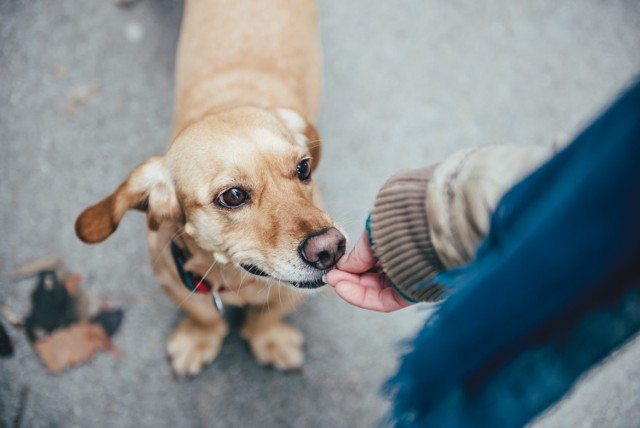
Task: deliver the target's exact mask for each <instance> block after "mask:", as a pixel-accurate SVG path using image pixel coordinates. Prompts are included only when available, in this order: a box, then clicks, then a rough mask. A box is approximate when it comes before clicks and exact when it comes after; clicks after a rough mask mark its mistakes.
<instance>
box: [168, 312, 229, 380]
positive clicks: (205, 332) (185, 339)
mask: <svg viewBox="0 0 640 428" xmlns="http://www.w3.org/2000/svg"><path fill="white" fill-rule="evenodd" d="M227 332H228V328H227V325H226V323H225V322H224V320H222V319H220V320H218V321H217V322H216V323H215V324H213V325H207V326H203V325H199V324H197V323H195V322H193V321H192V320H191V319H189V318H185V319H183V320H182V321H181V322H180V325H179V326H178V328H176V330H175V331H174V332H173V334H172V335H171V337H170V338H169V341H168V342H167V353H168V354H169V358H170V360H171V367H172V368H173V372H174V374H175V375H176V376H178V377H183V376H187V375H188V376H193V375H196V374H198V373H200V372H201V371H202V368H203V367H204V366H205V365H207V364H209V363H210V362H212V361H213V360H214V359H215V358H216V357H217V356H218V353H219V352H220V346H221V345H222V340H223V339H224V338H225V336H226V335H227Z"/></svg>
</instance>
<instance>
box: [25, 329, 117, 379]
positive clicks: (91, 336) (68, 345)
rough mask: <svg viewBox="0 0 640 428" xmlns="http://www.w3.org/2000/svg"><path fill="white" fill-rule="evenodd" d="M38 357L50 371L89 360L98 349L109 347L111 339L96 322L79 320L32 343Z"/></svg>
mask: <svg viewBox="0 0 640 428" xmlns="http://www.w3.org/2000/svg"><path fill="white" fill-rule="evenodd" d="M34 348H35V349H36V351H37V352H38V355H40V359H41V360H42V362H43V364H44V365H45V366H46V367H47V370H49V371H50V372H51V373H56V374H57V373H61V372H63V371H64V370H65V369H67V368H69V367H73V366H76V365H78V364H82V363H86V362H88V361H90V360H91V359H92V358H93V356H94V355H95V353H96V352H97V351H99V350H104V349H109V348H111V341H110V340H109V337H108V336H107V333H106V332H105V331H104V329H103V328H102V327H101V326H99V325H98V324H94V323H88V322H80V323H77V324H73V325H72V326H70V327H68V328H64V329H59V330H56V331H55V332H53V334H51V335H49V336H47V337H45V338H44V339H40V340H38V341H37V342H35V343H34Z"/></svg>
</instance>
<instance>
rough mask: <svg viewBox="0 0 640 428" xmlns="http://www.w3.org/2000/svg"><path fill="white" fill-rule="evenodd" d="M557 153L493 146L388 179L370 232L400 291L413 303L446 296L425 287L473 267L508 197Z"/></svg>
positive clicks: (440, 290) (373, 244)
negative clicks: (448, 273) (451, 270)
mask: <svg viewBox="0 0 640 428" xmlns="http://www.w3.org/2000/svg"><path fill="white" fill-rule="evenodd" d="M551 154H552V150H551V149H549V148H543V147H522V146H488V147H483V148H476V149H469V150H463V151H460V152H457V153H455V154H454V155H452V156H451V157H449V158H447V159H446V160H445V161H444V162H442V163H440V164H437V165H433V166H430V167H427V168H423V169H417V170H403V171H400V172H398V173H397V174H395V175H394V176H392V177H391V178H389V180H387V182H386V183H385V184H384V185H383V186H382V188H381V189H380V191H379V192H378V195H377V197H376V201H375V204H374V208H373V211H372V212H371V218H370V222H369V232H370V238H371V244H372V247H373V250H374V253H375V254H376V256H377V257H378V259H379V260H380V262H381V264H382V268H383V270H384V271H385V273H386V274H387V276H388V277H389V278H390V280H391V281H392V283H393V284H394V286H395V287H396V289H397V290H398V291H399V292H400V293H401V294H402V295H403V296H404V297H405V298H407V299H408V300H411V301H437V300H441V299H442V298H443V297H445V296H444V290H443V289H442V288H441V287H440V286H439V285H438V284H437V283H436V282H430V284H431V285H427V286H424V285H422V284H424V280H429V279H433V278H435V276H436V275H437V274H438V273H439V272H441V271H443V270H445V269H449V268H453V267H456V266H460V265H463V264H466V263H468V262H470V261H471V260H472V259H473V258H474V256H475V252H476V249H477V247H478V245H479V244H480V242H481V241H482V240H483V239H484V237H485V236H486V234H487V232H488V230H489V222H490V218H491V215H492V213H493V211H494V209H495V207H496V205H497V204H498V202H499V200H500V199H501V198H502V196H503V195H504V193H506V191H507V190H508V189H509V188H510V187H511V186H513V185H514V184H515V183H516V182H518V181H520V180H521V179H522V178H523V177H524V176H525V175H527V174H528V173H529V172H531V171H532V170H533V169H534V168H536V167H537V166H539V165H540V164H541V163H542V162H543V161H545V160H546V159H547V158H548V157H549V156H550V155H551ZM418 283H421V284H420V285H419V284H418Z"/></svg>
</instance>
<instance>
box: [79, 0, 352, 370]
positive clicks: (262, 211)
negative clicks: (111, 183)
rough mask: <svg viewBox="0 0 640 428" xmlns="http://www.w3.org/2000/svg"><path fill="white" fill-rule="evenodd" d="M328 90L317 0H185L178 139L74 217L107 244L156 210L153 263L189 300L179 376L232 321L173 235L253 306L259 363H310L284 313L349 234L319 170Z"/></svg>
mask: <svg viewBox="0 0 640 428" xmlns="http://www.w3.org/2000/svg"><path fill="white" fill-rule="evenodd" d="M319 90H320V76H319V47H318V40H317V28H316V10H315V4H314V3H313V2H312V1H310V0H270V1H268V2H258V1H255V0H228V1H225V0H187V1H186V6H185V11H184V17H183V22H182V32H181V35H180V42H179V46H178V59H177V65H176V106H175V114H174V120H173V130H172V137H171V141H172V142H171V144H170V146H169V148H168V150H167V152H166V154H165V155H164V157H154V158H151V159H149V160H147V161H146V162H144V163H142V164H141V165H140V166H138V167H137V168H136V169H134V170H133V172H132V173H131V174H130V175H129V177H128V178H127V180H126V181H125V182H124V183H122V184H121V185H120V187H118V189H117V190H116V191H115V192H114V193H113V194H112V195H111V196H109V197H107V198H106V199H104V200H103V201H101V202H99V203H97V204H96V205H93V206H91V207H89V208H87V209H86V210H85V211H84V212H83V213H82V214H81V215H80V216H79V218H78V220H77V222H76V233H77V235H78V236H79V237H80V238H81V239H82V240H83V241H85V242H88V243H95V242H100V241H102V240H104V239H106V238H107V237H108V236H109V235H110V234H111V233H113V232H114V231H115V229H116V228H117V226H118V223H119V222H120V219H121V218H122V216H123V215H124V213H125V212H126V211H127V210H129V209H132V208H135V209H139V210H143V211H146V214H147V220H148V226H149V227H148V229H149V232H148V244H149V251H150V256H151V259H152V260H158V262H156V263H154V272H155V274H156V276H157V277H158V279H159V281H160V283H161V284H162V286H163V287H164V289H165V290H166V292H167V293H168V294H169V296H170V297H171V299H173V301H174V302H176V303H177V304H178V305H180V307H181V308H182V309H184V310H185V312H186V317H185V318H184V319H183V320H182V322H181V323H180V325H179V326H178V328H177V329H176V331H175V332H174V333H173V335H172V336H171V337H170V339H169V342H168V345H167V350H168V353H169V356H170V357H171V361H172V366H173V369H174V371H175V372H176V374H178V375H187V374H189V375H193V374H196V373H198V372H200V371H201V370H202V367H203V366H204V365H205V364H207V363H209V362H211V361H212V360H213V359H214V358H215V357H216V355H217V354H218V352H219V350H220V345H221V343H222V340H223V338H224V337H225V335H226V334H227V326H226V324H225V321H224V319H223V318H222V317H221V316H220V315H219V314H218V311H216V309H215V307H214V305H213V303H212V296H211V295H210V294H200V293H191V292H190V291H189V289H188V288H187V287H185V285H184V284H183V281H182V280H181V277H180V275H179V272H178V269H179V268H178V266H177V262H176V260H175V259H174V256H173V255H172V251H170V250H169V248H170V247H173V246H175V247H177V248H179V249H180V251H181V253H182V254H183V255H184V256H185V258H186V263H185V264H184V266H183V268H184V269H185V270H186V271H188V272H191V273H193V274H194V275H198V276H200V277H205V278H206V280H207V281H208V283H209V284H211V285H212V287H213V289H214V290H215V292H216V293H215V294H216V296H218V295H219V296H220V297H221V299H222V301H223V302H224V304H231V305H248V310H247V317H246V322H245V325H244V327H243V328H242V335H243V336H244V337H245V338H246V339H247V340H248V341H249V342H250V344H251V349H252V350H253V352H254V354H255V356H256V358H257V359H258V361H259V362H261V363H265V364H273V365H274V366H275V367H276V368H278V369H283V370H286V369H296V368H299V367H300V366H301V365H302V362H303V352H302V344H303V338H302V335H301V333H300V332H299V331H298V330H296V329H294V328H293V327H291V326H290V325H288V324H286V323H284V322H283V321H282V318H283V316H284V315H286V314H287V313H288V312H290V311H291V310H292V309H294V308H295V307H296V306H297V305H299V304H300V303H301V301H302V299H303V295H302V293H300V292H299V291H298V290H311V289H315V288H317V287H320V286H321V285H323V282H322V279H321V278H322V275H323V273H324V272H325V271H326V270H327V269H329V268H330V267H332V266H333V265H334V264H335V263H336V261H337V260H338V259H339V258H340V256H342V254H344V246H345V238H344V236H343V235H342V233H341V232H339V231H338V230H337V229H336V225H335V224H334V222H333V221H332V219H331V218H330V217H329V216H328V215H327V214H326V213H325V212H323V211H322V210H321V209H320V208H319V206H320V198H319V195H318V190H317V189H316V185H315V184H314V180H313V177H312V170H313V169H315V167H316V165H317V163H318V159H319V156H320V141H319V140H318V135H317V133H316V131H315V128H314V127H313V126H312V125H311V123H310V122H308V120H312V119H313V118H314V117H315V114H316V108H317V105H318V101H319ZM171 242H173V245H170V243H171ZM271 285H274V286H276V287H277V289H276V290H271V292H269V288H270V286H271ZM218 293H219V294H218Z"/></svg>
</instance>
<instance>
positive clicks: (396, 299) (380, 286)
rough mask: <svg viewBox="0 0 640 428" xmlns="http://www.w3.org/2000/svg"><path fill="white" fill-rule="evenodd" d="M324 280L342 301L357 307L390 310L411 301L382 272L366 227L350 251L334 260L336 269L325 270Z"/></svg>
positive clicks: (403, 306) (404, 305)
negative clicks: (336, 261) (370, 243)
mask: <svg viewBox="0 0 640 428" xmlns="http://www.w3.org/2000/svg"><path fill="white" fill-rule="evenodd" d="M326 281H327V283H328V284H329V285H331V286H333V287H334V288H335V290H336V293H338V295H339V296H340V297H341V298H342V299H343V300H345V301H346V302H347V303H350V304H352V305H354V306H357V307H359V308H363V309H369V310H372V311H378V312H393V311H397V310H398V309H402V308H405V307H407V306H409V305H411V304H412V302H410V301H408V300H406V299H405V298H404V297H402V296H401V295H400V294H399V293H398V292H397V291H396V289H395V288H394V287H393V285H392V284H391V281H390V280H389V278H388V277H387V275H386V274H385V273H384V272H383V271H382V268H381V266H380V263H379V261H378V259H377V258H376V256H375V255H374V254H373V251H372V250H371V246H370V245H369V237H368V235H367V231H366V230H365V231H364V232H363V233H362V235H361V236H360V239H358V242H356V245H355V247H353V249H352V250H351V252H349V254H347V255H346V256H343V257H342V258H341V259H340V261H338V265H337V268H336V269H332V270H330V271H329V272H327V275H326Z"/></svg>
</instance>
